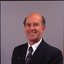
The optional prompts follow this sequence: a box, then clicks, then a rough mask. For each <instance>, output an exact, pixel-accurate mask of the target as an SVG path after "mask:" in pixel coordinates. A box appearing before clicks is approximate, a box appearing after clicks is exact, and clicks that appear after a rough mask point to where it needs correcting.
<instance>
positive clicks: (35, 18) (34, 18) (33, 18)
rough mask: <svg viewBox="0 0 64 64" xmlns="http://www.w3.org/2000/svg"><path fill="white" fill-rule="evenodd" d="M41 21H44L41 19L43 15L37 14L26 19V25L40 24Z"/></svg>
mask: <svg viewBox="0 0 64 64" xmlns="http://www.w3.org/2000/svg"><path fill="white" fill-rule="evenodd" d="M40 21H42V17H41V15H39V14H36V13H34V14H31V15H29V16H27V19H26V23H28V22H40Z"/></svg>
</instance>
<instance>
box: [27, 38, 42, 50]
mask: <svg viewBox="0 0 64 64" xmlns="http://www.w3.org/2000/svg"><path fill="white" fill-rule="evenodd" d="M41 41H42V38H41V39H40V40H39V41H38V42H36V43H35V44H33V45H32V48H33V51H35V50H36V48H37V47H38V45H39V44H40V43H41ZM29 47H30V44H29V43H28V48H29Z"/></svg>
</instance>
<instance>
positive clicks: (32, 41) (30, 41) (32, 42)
mask: <svg viewBox="0 0 64 64" xmlns="http://www.w3.org/2000/svg"><path fill="white" fill-rule="evenodd" d="M40 39H41V38H40ZM40 39H36V40H29V44H30V45H33V44H35V43H37V42H38V41H39V40H40Z"/></svg>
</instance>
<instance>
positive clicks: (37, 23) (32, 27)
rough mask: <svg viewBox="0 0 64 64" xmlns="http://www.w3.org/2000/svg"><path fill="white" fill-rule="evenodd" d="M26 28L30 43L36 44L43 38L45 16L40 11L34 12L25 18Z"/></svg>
mask: <svg viewBox="0 0 64 64" xmlns="http://www.w3.org/2000/svg"><path fill="white" fill-rule="evenodd" d="M24 28H25V32H26V35H27V38H28V40H29V42H31V43H30V44H31V45H32V44H34V43H36V42H37V41H39V40H40V38H42V34H43V32H44V29H45V18H44V16H41V15H40V14H38V13H32V14H30V15H29V16H27V17H26V18H25V20H24Z"/></svg>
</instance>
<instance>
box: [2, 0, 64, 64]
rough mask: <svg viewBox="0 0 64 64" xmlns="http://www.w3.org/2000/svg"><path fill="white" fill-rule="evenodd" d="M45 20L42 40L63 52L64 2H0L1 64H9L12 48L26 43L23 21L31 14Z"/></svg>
mask: <svg viewBox="0 0 64 64" xmlns="http://www.w3.org/2000/svg"><path fill="white" fill-rule="evenodd" d="M35 11H36V12H39V13H40V14H42V15H44V16H45V18H46V26H47V27H46V30H45V33H44V40H45V41H46V42H48V44H50V45H52V46H55V47H57V48H59V49H60V50H61V51H62V52H63V23H64V22H63V21H64V2H62V1H57V2H56V1H15V2H14V1H2V2H1V64H11V56H12V52H13V48H14V47H15V46H18V45H20V44H23V43H25V42H27V39H26V36H25V33H24V27H23V21H24V17H25V16H27V15H28V14H29V13H31V12H35Z"/></svg>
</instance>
